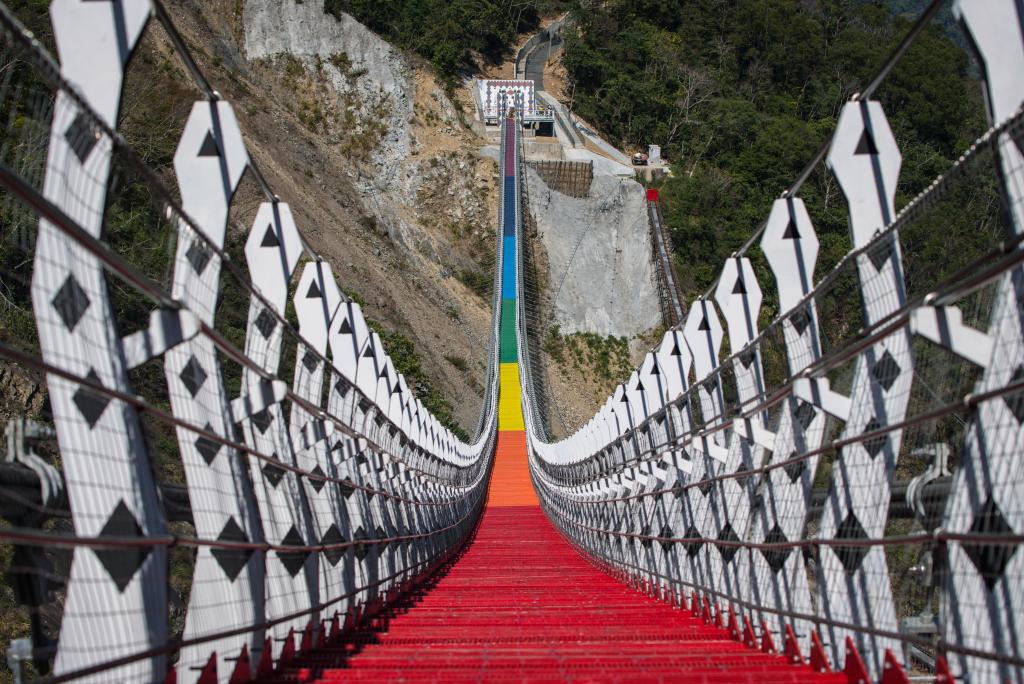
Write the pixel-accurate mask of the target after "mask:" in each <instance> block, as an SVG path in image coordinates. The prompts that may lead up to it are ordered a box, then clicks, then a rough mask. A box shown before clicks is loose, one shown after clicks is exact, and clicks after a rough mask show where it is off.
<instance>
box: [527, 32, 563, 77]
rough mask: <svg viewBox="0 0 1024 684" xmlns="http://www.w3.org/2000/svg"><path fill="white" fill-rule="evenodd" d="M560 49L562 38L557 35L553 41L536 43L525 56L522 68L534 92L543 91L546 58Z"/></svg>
mask: <svg viewBox="0 0 1024 684" xmlns="http://www.w3.org/2000/svg"><path fill="white" fill-rule="evenodd" d="M561 47H562V36H561V34H558V35H556V36H555V38H554V40H551V39H550V38H549V39H548V40H546V41H542V42H539V43H537V45H536V47H534V48H533V50H531V51H530V52H529V53H528V54H527V55H526V59H525V60H524V61H525V65H524V67H523V69H524V71H525V73H526V78H527V79H529V80H531V81H533V83H534V88H535V89H536V90H544V64H545V62H547V59H548V56H549V55H550V54H551V53H552V52H554V51H556V50H559V49H560V48H561Z"/></svg>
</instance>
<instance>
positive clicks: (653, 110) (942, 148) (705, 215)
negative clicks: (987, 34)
mask: <svg viewBox="0 0 1024 684" xmlns="http://www.w3.org/2000/svg"><path fill="white" fill-rule="evenodd" d="M919 4H923V3H919ZM906 5H907V3H901V4H900V6H899V7H894V6H893V5H892V4H886V5H879V4H875V3H865V2H863V1H862V0H861V1H857V2H849V1H846V2H844V1H839V0H805V1H803V2H778V1H776V0H738V1H736V2H724V1H718V0H687V1H685V2H679V1H677V0H612V1H611V2H596V1H594V0H580V2H578V3H577V5H576V6H575V8H574V10H573V12H572V16H573V20H574V22H575V31H570V32H568V35H567V36H566V51H565V57H564V62H565V66H566V68H567V70H568V72H569V74H570V76H571V78H572V80H573V83H574V85H573V86H571V87H573V88H574V91H573V98H572V100H573V101H572V106H573V110H574V111H575V112H576V113H578V114H579V115H580V116H582V117H583V118H584V119H587V120H589V121H590V122H592V123H593V124H594V125H596V126H598V127H599V128H600V129H601V130H602V131H603V132H604V133H605V134H606V135H608V136H609V137H610V139H612V140H613V141H615V142H616V143H618V144H620V145H622V146H624V147H626V148H630V147H641V148H642V147H645V146H646V145H647V144H649V143H656V144H660V145H661V146H662V150H663V154H664V155H665V156H666V157H668V158H669V159H670V160H671V161H672V163H673V171H674V176H673V177H672V178H670V179H668V180H667V181H666V182H665V183H664V187H663V197H664V200H665V212H666V220H667V223H668V226H669V228H670V230H671V237H672V242H673V246H674V248H675V252H676V258H677V265H678V266H679V269H678V270H679V274H680V276H681V280H682V283H681V285H682V287H683V289H684V290H685V291H686V294H687V295H688V296H692V295H695V294H698V293H700V292H702V291H703V290H704V289H705V288H706V287H708V286H709V285H710V284H711V282H712V281H713V280H714V278H715V276H716V275H717V273H718V271H719V270H720V268H721V264H722V261H723V259H724V258H725V257H726V256H727V255H728V254H729V253H731V252H732V251H733V250H735V249H736V248H737V247H738V246H740V245H741V244H742V243H743V242H744V241H745V240H746V239H747V238H748V237H749V236H750V235H751V233H752V232H753V231H754V230H755V229H756V227H757V226H758V225H759V224H760V223H761V222H762V221H763V220H764V219H765V218H766V217H767V214H768V211H769V209H770V206H771V201H772V200H773V199H774V198H775V197H777V196H778V195H779V193H780V192H781V191H782V190H783V189H785V188H786V187H788V186H789V184H790V183H791V182H792V181H793V180H794V178H795V177H796V176H797V175H798V173H799V172H800V170H801V169H802V168H803V166H804V165H805V164H806V163H807V162H808V160H810V159H811V158H812V157H813V155H814V153H815V151H816V150H817V149H818V148H819V147H820V146H821V145H822V144H823V142H824V141H825V140H826V139H827V137H828V136H829V134H830V133H831V131H832V129H833V127H834V126H835V122H836V116H837V114H838V112H839V110H840V107H841V106H842V105H843V103H844V102H846V101H847V100H848V99H849V98H850V96H851V95H853V94H854V93H856V92H858V91H859V90H860V89H861V88H862V87H863V86H864V85H866V84H867V83H868V82H869V81H870V79H871V77H872V76H873V75H874V74H875V73H876V71H877V70H878V69H879V67H880V66H881V65H882V64H883V63H884V62H885V60H886V58H887V56H888V55H889V54H890V53H891V51H892V49H893V48H894V47H895V45H896V44H897V43H898V42H899V41H900V39H901V38H902V37H903V36H904V35H905V33H906V32H907V30H908V29H909V27H910V25H911V23H912V19H911V18H909V17H910V16H913V15H907V14H896V15H894V14H893V10H897V11H898V12H901V13H902V12H904V10H906V9H907V7H906ZM941 24H942V22H939V23H938V24H936V25H933V26H930V27H929V28H928V29H927V30H926V31H925V33H924V34H923V35H922V36H921V37H920V38H919V39H918V40H917V41H916V42H915V43H914V44H913V45H912V47H911V48H910V50H909V51H908V52H907V54H906V55H905V57H904V58H903V60H902V61H901V62H900V63H899V65H898V66H897V67H896V69H895V70H894V71H893V72H892V73H891V74H890V76H889V78H888V79H887V80H886V82H885V84H884V85H883V86H882V88H881V89H880V90H879V91H878V92H877V93H876V95H875V96H876V97H877V98H878V99H880V100H881V101H882V103H883V105H884V106H885V109H886V112H887V114H888V116H889V120H890V124H891V126H892V128H893V132H894V133H895V135H896V139H897V140H898V141H899V144H900V147H901V150H902V153H903V157H904V164H903V171H902V174H901V183H900V195H901V197H898V198H897V204H901V203H902V202H903V201H905V198H906V197H908V196H912V195H913V194H915V193H917V192H918V191H919V190H921V189H922V188H924V187H925V186H926V185H927V184H928V183H929V182H930V181H931V180H932V179H933V178H934V177H935V176H936V174H938V173H940V172H941V171H942V170H943V169H945V168H946V167H947V166H948V164H949V162H950V161H951V160H952V159H954V158H955V157H956V156H957V155H958V154H959V152H960V151H961V150H963V149H964V148H965V147H966V146H967V145H968V144H969V143H970V141H971V140H972V139H973V138H974V137H975V136H976V135H978V134H979V133H980V132H981V131H982V130H983V129H984V116H983V108H982V105H981V98H980V88H979V86H978V84H977V82H976V81H975V80H974V79H972V78H971V77H970V75H969V74H970V62H969V59H968V56H967V55H966V54H965V53H964V51H963V50H962V49H961V48H959V47H958V46H957V45H956V44H954V42H953V41H952V40H951V39H950V38H949V32H948V29H949V26H948V25H947V26H946V27H945V28H946V30H944V28H943V26H942V25H941ZM800 194H801V196H802V197H803V198H804V199H805V201H806V202H807V204H808V208H809V209H810V211H811V216H812V218H813V219H814V221H815V224H816V226H817V228H818V230H819V234H820V236H821V240H822V252H823V254H822V257H823V258H822V262H823V265H827V264H832V263H835V260H836V259H837V258H838V256H839V255H840V254H842V253H843V252H844V251H845V250H846V249H847V246H846V245H847V243H846V234H847V229H846V210H845V207H844V206H843V204H842V196H841V193H840V192H839V189H838V187H837V186H836V184H835V183H834V181H833V180H832V179H831V177H830V176H829V174H828V173H827V172H825V171H824V168H823V167H819V170H818V171H817V172H816V173H815V174H814V175H813V176H812V177H811V179H810V180H809V181H808V183H807V184H806V185H805V186H804V187H803V189H802V190H801V193H800Z"/></svg>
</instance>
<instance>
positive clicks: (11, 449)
mask: <svg viewBox="0 0 1024 684" xmlns="http://www.w3.org/2000/svg"><path fill="white" fill-rule="evenodd" d="M4 436H5V437H6V438H7V453H6V455H5V458H4V460H5V462H7V463H17V464H19V465H22V466H24V467H26V468H28V469H29V470H31V471H32V472H34V473H35V474H36V475H38V476H39V500H40V501H41V502H42V505H43V507H44V508H48V507H51V506H54V505H56V504H57V503H58V502H59V501H61V500H62V499H63V498H64V480H63V479H62V478H61V475H60V471H59V470H57V469H56V468H54V467H53V466H52V465H50V464H49V463H47V462H46V461H45V460H44V459H43V458H42V457H41V456H40V455H39V454H37V453H36V452H35V450H34V449H33V448H32V447H33V445H34V444H35V443H36V442H39V441H42V440H51V439H56V438H57V431H56V430H54V429H53V428H52V427H49V426H47V425H42V424H40V423H37V422H35V421H34V420H29V419H28V418H12V419H11V420H9V421H8V422H7V427H6V428H5V429H4Z"/></svg>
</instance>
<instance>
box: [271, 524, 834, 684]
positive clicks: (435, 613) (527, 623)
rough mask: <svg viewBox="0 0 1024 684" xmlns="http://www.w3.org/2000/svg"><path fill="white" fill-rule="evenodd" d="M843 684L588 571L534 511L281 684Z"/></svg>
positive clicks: (483, 527)
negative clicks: (575, 683) (535, 683)
mask: <svg viewBox="0 0 1024 684" xmlns="http://www.w3.org/2000/svg"><path fill="white" fill-rule="evenodd" d="M615 680H629V681H631V682H637V681H659V680H660V681H687V682H696V681H708V682H758V683H759V684H765V683H768V682H803V681H809V680H815V681H835V682H845V681H846V678H845V677H844V676H842V675H831V676H822V675H814V674H813V673H812V672H811V671H810V669H809V668H807V667H795V666H792V665H789V664H788V663H787V662H786V661H785V660H784V659H783V658H782V657H780V656H773V655H768V654H764V653H761V652H758V651H755V650H753V649H749V648H746V647H745V646H743V645H742V644H741V643H739V642H737V641H733V640H731V639H730V638H729V636H728V634H727V633H726V631H725V630H723V629H719V628H716V627H713V626H710V625H707V624H705V623H704V622H703V621H702V620H699V619H697V618H695V617H693V616H691V614H690V613H689V612H688V611H682V610H678V609H674V608H672V607H670V606H668V605H665V604H663V603H659V602H656V601H654V600H652V599H650V598H649V597H647V596H646V595H644V594H641V593H639V592H637V591H635V590H633V589H631V588H629V587H628V586H626V585H624V584H622V583H621V582H619V581H617V580H615V579H614V578H612V577H610V576H608V575H606V574H605V573H603V572H601V571H600V570H598V569H597V568H595V567H594V566H592V565H591V564H590V563H589V562H588V561H587V560H586V559H585V558H583V557H582V556H581V555H580V554H579V553H577V552H576V551H575V550H574V549H573V548H572V547H570V546H569V545H568V544H567V543H566V542H565V541H564V540H563V539H562V538H561V536H560V535H559V534H558V532H557V531H556V530H555V529H554V527H552V525H551V524H550V523H549V522H548V521H547V518H546V517H545V516H544V513H543V512H542V511H541V510H540V508H538V507H536V506H516V507H490V508H488V509H486V510H485V512H484V514H483V518H482V519H481V522H480V526H479V528H478V529H477V531H476V534H475V537H474V539H472V540H471V541H470V543H469V545H468V546H467V548H466V550H465V551H464V553H463V554H462V556H461V557H460V558H459V559H458V560H457V561H456V562H454V563H453V564H452V565H450V566H449V567H448V568H447V569H445V570H442V571H441V573H440V574H439V576H438V577H437V578H436V579H435V580H433V581H432V582H431V583H430V584H428V585H425V586H423V587H420V588H419V589H418V590H417V591H416V593H415V594H414V595H413V596H411V597H410V598H409V600H407V601H406V602H405V603H404V605H400V606H398V607H396V608H395V609H394V610H392V611H391V613H390V614H389V615H388V616H387V617H384V618H378V619H377V621H375V623H374V624H373V625H370V626H368V627H366V628H363V629H362V630H360V631H357V632H355V633H353V634H348V635H346V636H343V637H341V638H340V640H339V641H337V642H336V643H333V644H330V645H328V646H327V647H326V648H324V649H321V650H319V651H316V652H313V653H309V654H306V655H303V656H301V657H299V658H298V659H297V660H296V661H295V663H294V664H293V666H292V667H289V668H287V669H286V670H285V671H282V672H280V673H278V681H339V682H340V681H346V682H351V681H376V682H383V681H434V682H453V681H463V682H464V681H488V682H497V681H509V682H512V681H515V682H525V681H547V682H550V681H615Z"/></svg>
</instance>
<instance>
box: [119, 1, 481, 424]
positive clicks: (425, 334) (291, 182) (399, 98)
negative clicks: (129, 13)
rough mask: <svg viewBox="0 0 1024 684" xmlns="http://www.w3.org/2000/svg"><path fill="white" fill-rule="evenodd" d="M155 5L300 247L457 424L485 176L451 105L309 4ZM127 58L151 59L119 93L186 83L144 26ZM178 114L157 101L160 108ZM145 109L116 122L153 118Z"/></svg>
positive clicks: (476, 400) (474, 409)
mask: <svg viewBox="0 0 1024 684" xmlns="http://www.w3.org/2000/svg"><path fill="white" fill-rule="evenodd" d="M168 6H169V9H170V11H171V13H172V16H173V19H174V20H175V22H176V24H177V25H178V26H179V29H180V30H181V31H182V33H183V34H184V36H185V39H186V41H187V42H188V43H189V44H190V46H191V47H192V48H193V50H194V51H195V52H196V56H197V58H198V60H199V62H200V64H201V66H202V68H203V69H204V70H205V71H206V72H207V73H208V76H209V77H210V79H211V81H212V82H213V83H214V86H215V87H216V88H218V89H219V90H220V91H221V92H222V93H223V94H224V96H225V97H226V98H227V99H229V100H230V101H231V102H232V103H233V104H234V105H235V110H236V113H237V115H238V118H239V122H240V124H241V126H242V130H243V133H245V135H246V139H247V143H248V145H249V152H250V154H251V155H252V156H253V158H254V159H255V160H256V162H257V163H258V164H259V166H260V167H261V169H262V170H263V172H264V174H265V175H266V176H267V178H268V180H269V182H270V184H271V186H272V187H274V188H275V190H276V191H277V192H278V194H280V195H281V196H282V198H283V199H285V200H286V201H288V202H289V203H291V205H292V208H293V211H294V212H295V214H296V218H297V220H298V222H299V225H300V228H301V229H302V230H304V232H305V233H306V235H307V236H308V237H309V239H310V241H311V243H312V244H313V247H314V248H315V249H316V250H317V251H318V252H320V253H321V254H322V255H323V256H324V258H325V259H326V260H328V261H329V262H330V263H331V264H332V265H333V267H334V271H335V274H336V275H337V277H338V279H339V281H340V282H341V284H342V286H343V288H344V289H345V291H346V292H347V293H349V295H350V296H352V297H353V298H355V299H357V300H358V301H363V302H365V309H366V313H367V315H368V316H369V317H370V318H371V319H373V320H375V321H377V322H379V323H380V324H381V327H382V328H383V329H384V330H385V331H387V332H388V333H389V334H390V336H391V338H392V339H393V340H395V341H396V342H397V343H399V344H402V345H403V347H406V348H408V345H407V344H406V340H407V341H408V342H411V343H412V346H413V347H414V353H415V355H416V356H417V357H418V359H417V361H419V362H420V365H421V368H422V370H423V372H424V375H425V379H426V381H427V383H428V384H429V391H430V392H431V393H432V395H433V397H434V400H435V401H436V402H443V401H448V402H449V403H450V404H451V411H452V415H453V417H454V420H455V422H456V423H457V424H458V425H460V426H462V428H463V429H465V430H466V431H468V432H471V431H472V430H473V428H474V427H475V424H476V420H477V417H478V413H479V406H480V395H481V394H482V388H483V381H484V374H485V371H486V361H485V355H486V340H487V331H488V326H489V323H490V316H491V311H490V300H489V299H488V298H487V297H489V288H490V269H491V264H492V261H493V245H492V243H491V240H492V236H493V235H494V230H495V215H496V205H495V199H494V198H495V190H494V187H493V183H494V180H493V174H494V172H495V171H494V163H493V162H492V161H491V160H489V159H486V158H482V157H479V156H478V155H477V150H478V149H479V147H480V144H479V141H478V140H477V139H476V138H475V136H474V135H473V134H472V133H471V132H470V131H469V129H468V128H467V127H466V126H464V125H463V123H462V121H461V119H460V116H461V114H460V112H459V111H458V109H457V108H456V106H455V105H453V104H452V102H451V101H450V100H449V98H448V97H447V96H446V95H445V93H444V90H443V89H442V88H440V87H438V85H437V84H436V82H435V80H434V78H433V77H432V75H431V73H430V70H429V69H428V68H424V67H423V66H422V65H421V64H418V63H416V62H414V61H413V60H412V59H411V58H410V57H408V56H407V55H405V54H403V53H401V52H399V51H397V50H395V49H394V48H392V47H391V46H390V45H389V44H388V43H386V42H384V41H383V40H381V39H380V38H378V37H377V36H376V35H375V34H373V33H372V32H370V31H369V30H368V29H366V28H365V27H363V26H362V25H361V24H359V23H358V22H356V21H355V20H353V19H352V18H350V17H348V16H347V15H344V14H339V15H338V17H335V16H332V15H330V14H325V13H324V12H323V8H322V3H320V2H294V1H293V0H283V1H279V0H246V1H245V2H228V1H227V0H214V1H211V2H203V3H196V2H191V1H189V0H173V1H172V2H170V3H168ZM139 57H140V61H141V62H143V64H144V65H145V64H147V63H148V64H149V66H150V67H151V68H145V67H143V68H140V69H134V70H133V72H132V73H133V75H134V76H136V77H137V78H136V79H134V80H133V79H130V80H129V83H128V94H129V95H130V94H131V93H132V92H133V86H135V92H136V93H139V92H141V93H145V94H148V95H150V96H152V95H153V94H154V93H157V92H160V91H161V89H163V88H167V89H169V92H175V90H178V91H180V90H181V89H182V86H181V85H177V86H175V85H174V84H181V83H188V76H187V73H186V72H185V70H184V68H183V66H182V65H181V64H180V63H179V62H178V60H177V59H176V57H175V56H174V55H173V54H172V53H171V52H170V50H169V46H168V45H167V43H166V40H165V37H164V35H163V33H162V31H160V30H159V29H156V30H151V31H150V32H149V35H148V37H147V40H146V42H145V44H144V46H143V48H142V51H141V54H140V56H139ZM179 95H181V96H185V97H184V99H185V102H186V103H187V101H188V99H191V97H194V95H188V94H185V93H179ZM140 104H141V103H140ZM184 107H185V105H184V104H181V105H173V104H168V105H167V108H168V109H169V110H171V111H169V112H168V116H169V117H170V118H172V119H173V118H175V117H174V114H175V113H177V110H181V109H184ZM145 109H152V105H148V106H142V107H141V110H140V109H137V110H135V111H134V113H133V111H132V110H131V108H128V107H126V116H128V117H129V118H131V117H132V116H134V117H137V118H138V119H139V120H140V121H142V120H146V119H149V120H152V119H151V118H150V116H149V115H150V114H152V112H146V111H142V110H145ZM130 123H131V122H129V124H130ZM172 127H173V124H172ZM177 130H180V128H179V129H177ZM234 228H235V229H236V230H239V231H241V230H245V229H246V226H244V225H236V226H234ZM467 283H468V284H467ZM402 338H406V339H405V340H403V339H402ZM441 413H444V410H442V411H441Z"/></svg>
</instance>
